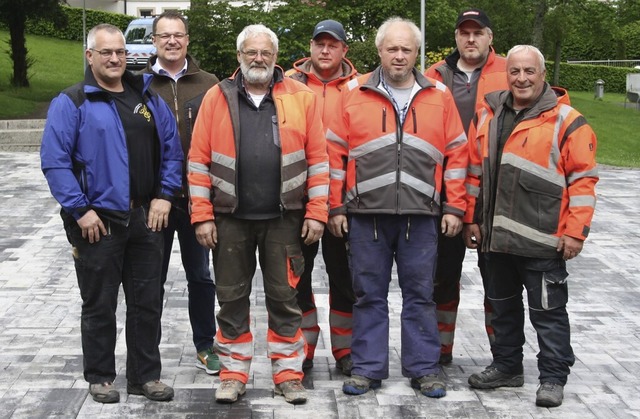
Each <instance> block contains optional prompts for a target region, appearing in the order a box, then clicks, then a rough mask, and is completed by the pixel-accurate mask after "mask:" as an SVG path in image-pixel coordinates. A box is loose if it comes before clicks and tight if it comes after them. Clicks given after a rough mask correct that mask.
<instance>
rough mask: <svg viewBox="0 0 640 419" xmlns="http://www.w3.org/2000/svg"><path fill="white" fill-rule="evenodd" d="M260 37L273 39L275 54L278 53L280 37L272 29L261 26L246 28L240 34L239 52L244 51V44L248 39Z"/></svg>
mask: <svg viewBox="0 0 640 419" xmlns="http://www.w3.org/2000/svg"><path fill="white" fill-rule="evenodd" d="M260 35H267V36H268V37H269V39H271V43H272V44H273V48H274V51H273V52H278V35H276V34H275V33H274V32H273V31H272V30H271V29H269V28H267V27H266V26H264V25H261V24H258V25H249V26H245V28H244V29H243V30H242V32H240V34H239V35H238V39H237V40H236V49H237V50H238V51H242V47H243V46H244V43H245V41H246V40H247V39H249V38H255V37H257V36H260Z"/></svg>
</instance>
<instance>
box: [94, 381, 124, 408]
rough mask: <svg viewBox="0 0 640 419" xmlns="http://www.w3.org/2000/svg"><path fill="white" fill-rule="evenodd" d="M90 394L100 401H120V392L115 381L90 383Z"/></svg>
mask: <svg viewBox="0 0 640 419" xmlns="http://www.w3.org/2000/svg"><path fill="white" fill-rule="evenodd" d="M89 394H91V397H93V400H95V401H97V402H100V403H117V402H119V401H120V393H118V390H116V388H115V387H114V385H113V383H111V382H107V383H98V384H89Z"/></svg>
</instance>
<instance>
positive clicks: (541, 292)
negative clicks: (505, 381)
mask: <svg viewBox="0 0 640 419" xmlns="http://www.w3.org/2000/svg"><path fill="white" fill-rule="evenodd" d="M485 263H486V266H485V267H486V269H487V274H488V281H487V282H488V287H487V296H488V297H489V300H490V301H491V305H492V306H493V320H492V324H493V328H494V331H495V337H496V339H495V342H494V344H493V346H492V352H493V363H492V366H494V367H496V368H497V369H498V370H499V371H502V372H504V373H508V374H521V373H522V370H523V367H522V360H523V350H522V347H523V345H524V343H525V335H524V305H523V300H522V289H523V287H524V288H525V289H526V290H527V300H528V303H529V319H530V320H531V324H532V325H533V327H534V329H535V330H536V333H537V336H538V346H539V352H538V371H539V373H540V375H539V377H538V378H539V379H540V382H551V383H556V384H561V385H565V384H566V382H567V376H568V375H569V370H570V367H571V366H572V365H573V364H574V362H575V357H574V355H573V349H572V348H571V342H570V328H569V316H568V314H567V309H566V304H567V300H568V288H567V283H566V278H567V276H568V273H567V270H566V263H565V261H564V260H562V259H560V258H557V259H537V258H527V257H523V256H516V255H509V254H505V253H493V252H492V253H488V254H485Z"/></svg>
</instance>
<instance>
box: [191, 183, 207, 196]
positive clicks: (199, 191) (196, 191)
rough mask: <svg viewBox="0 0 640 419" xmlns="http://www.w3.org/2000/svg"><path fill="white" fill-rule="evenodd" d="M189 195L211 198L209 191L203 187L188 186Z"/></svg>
mask: <svg viewBox="0 0 640 419" xmlns="http://www.w3.org/2000/svg"><path fill="white" fill-rule="evenodd" d="M189 194H191V196H197V197H200V198H207V199H209V198H210V197H211V190H210V189H209V188H205V187H204V186H196V185H189Z"/></svg>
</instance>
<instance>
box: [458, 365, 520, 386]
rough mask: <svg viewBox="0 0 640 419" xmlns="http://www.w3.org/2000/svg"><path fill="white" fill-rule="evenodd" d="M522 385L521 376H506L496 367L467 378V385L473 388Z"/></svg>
mask: <svg viewBox="0 0 640 419" xmlns="http://www.w3.org/2000/svg"><path fill="white" fill-rule="evenodd" d="M523 384H524V375H523V374H506V373H504V372H501V371H499V370H498V369H497V368H496V367H487V368H486V369H485V370H484V371H482V372H478V373H475V374H471V376H470V377H469V385H470V386H471V387H473V388H498V387H522V385H523Z"/></svg>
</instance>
